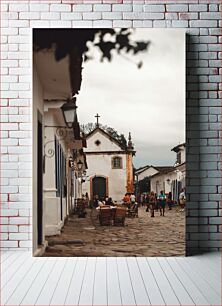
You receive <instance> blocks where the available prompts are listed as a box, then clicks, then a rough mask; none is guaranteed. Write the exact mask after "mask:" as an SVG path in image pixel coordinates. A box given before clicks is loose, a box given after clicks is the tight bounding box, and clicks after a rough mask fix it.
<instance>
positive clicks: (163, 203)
mask: <svg viewBox="0 0 222 306" xmlns="http://www.w3.org/2000/svg"><path fill="white" fill-rule="evenodd" d="M158 201H159V207H160V216H164V212H165V206H166V195H165V193H164V192H163V190H161V191H160V194H159V196H158Z"/></svg>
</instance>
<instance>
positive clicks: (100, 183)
mask: <svg viewBox="0 0 222 306" xmlns="http://www.w3.org/2000/svg"><path fill="white" fill-rule="evenodd" d="M92 185H93V198H94V196H96V195H98V196H99V199H101V198H105V197H106V195H107V190H106V179H105V178H104V177H101V176H96V177H94V178H93V180H92Z"/></svg>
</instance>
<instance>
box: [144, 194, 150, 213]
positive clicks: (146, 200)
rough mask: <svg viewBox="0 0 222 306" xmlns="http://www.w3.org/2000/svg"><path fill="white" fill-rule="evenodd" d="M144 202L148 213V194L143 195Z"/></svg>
mask: <svg viewBox="0 0 222 306" xmlns="http://www.w3.org/2000/svg"><path fill="white" fill-rule="evenodd" d="M144 202H145V205H146V211H147V212H149V194H148V193H147V194H146V195H145V199H144Z"/></svg>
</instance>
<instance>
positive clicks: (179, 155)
mask: <svg viewBox="0 0 222 306" xmlns="http://www.w3.org/2000/svg"><path fill="white" fill-rule="evenodd" d="M177 163H178V164H181V152H178V153H177Z"/></svg>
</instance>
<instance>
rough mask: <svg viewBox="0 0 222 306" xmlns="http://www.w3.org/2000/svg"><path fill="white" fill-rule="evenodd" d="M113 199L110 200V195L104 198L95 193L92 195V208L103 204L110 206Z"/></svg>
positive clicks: (112, 203)
mask: <svg viewBox="0 0 222 306" xmlns="http://www.w3.org/2000/svg"><path fill="white" fill-rule="evenodd" d="M114 204H115V203H114V201H113V200H112V198H111V197H105V198H99V196H98V195H96V196H95V197H94V200H93V207H94V208H97V207H99V206H103V205H109V206H112V205H114Z"/></svg>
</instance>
